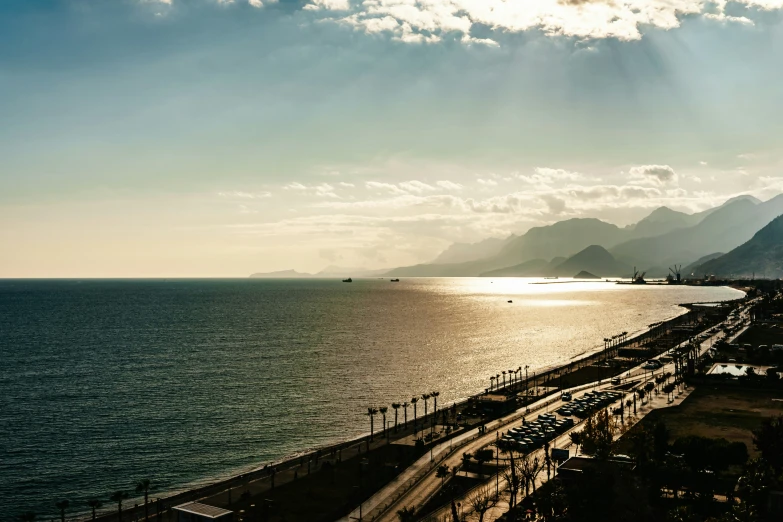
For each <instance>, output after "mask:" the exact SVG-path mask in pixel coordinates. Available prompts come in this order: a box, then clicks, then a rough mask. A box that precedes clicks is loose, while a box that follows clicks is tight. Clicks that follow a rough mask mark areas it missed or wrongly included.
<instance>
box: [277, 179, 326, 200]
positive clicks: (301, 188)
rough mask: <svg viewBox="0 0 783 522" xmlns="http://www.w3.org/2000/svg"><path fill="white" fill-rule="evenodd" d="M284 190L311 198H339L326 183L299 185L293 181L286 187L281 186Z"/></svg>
mask: <svg viewBox="0 0 783 522" xmlns="http://www.w3.org/2000/svg"><path fill="white" fill-rule="evenodd" d="M283 189H284V190H293V191H296V192H301V193H304V194H309V195H313V196H318V197H326V198H339V197H340V196H338V195H337V194H335V192H334V187H333V186H332V185H330V184H328V183H321V184H320V185H310V186H307V185H302V184H301V183H299V182H297V181H293V182H291V183H289V184H287V185H284V186H283Z"/></svg>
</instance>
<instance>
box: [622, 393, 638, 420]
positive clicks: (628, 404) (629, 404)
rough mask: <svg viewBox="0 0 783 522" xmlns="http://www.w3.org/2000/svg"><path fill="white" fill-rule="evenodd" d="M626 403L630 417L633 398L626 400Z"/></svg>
mask: <svg viewBox="0 0 783 522" xmlns="http://www.w3.org/2000/svg"><path fill="white" fill-rule="evenodd" d="M634 398H636V395H634ZM625 405H626V406H627V407H628V417H630V416H631V406H633V401H632V400H631V399H628V400H626V401H625Z"/></svg>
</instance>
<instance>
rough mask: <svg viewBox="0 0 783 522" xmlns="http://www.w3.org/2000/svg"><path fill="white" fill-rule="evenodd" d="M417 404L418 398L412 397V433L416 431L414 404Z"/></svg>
mask: <svg viewBox="0 0 783 522" xmlns="http://www.w3.org/2000/svg"><path fill="white" fill-rule="evenodd" d="M417 402H419V398H418V397H413V398H412V399H411V404H413V431H416V403H417Z"/></svg>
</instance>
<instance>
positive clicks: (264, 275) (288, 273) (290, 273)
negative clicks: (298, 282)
mask: <svg viewBox="0 0 783 522" xmlns="http://www.w3.org/2000/svg"><path fill="white" fill-rule="evenodd" d="M294 277H313V274H307V273H303V272H297V271H296V270H279V271H277V272H258V273H255V274H250V278H251V279H275V278H277V279H291V278H294Z"/></svg>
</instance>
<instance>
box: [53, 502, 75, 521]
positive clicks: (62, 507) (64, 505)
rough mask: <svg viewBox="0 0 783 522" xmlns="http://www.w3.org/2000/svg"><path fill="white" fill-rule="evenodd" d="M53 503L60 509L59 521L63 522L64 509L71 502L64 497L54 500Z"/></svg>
mask: <svg viewBox="0 0 783 522" xmlns="http://www.w3.org/2000/svg"><path fill="white" fill-rule="evenodd" d="M54 505H55V506H57V509H59V510H60V522H65V510H66V509H68V506H70V505H71V503H70V502H68V500H67V499H66V500H61V501H59V502H55V504H54Z"/></svg>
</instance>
